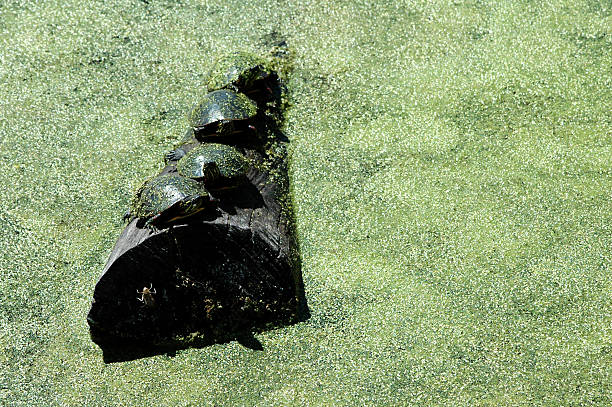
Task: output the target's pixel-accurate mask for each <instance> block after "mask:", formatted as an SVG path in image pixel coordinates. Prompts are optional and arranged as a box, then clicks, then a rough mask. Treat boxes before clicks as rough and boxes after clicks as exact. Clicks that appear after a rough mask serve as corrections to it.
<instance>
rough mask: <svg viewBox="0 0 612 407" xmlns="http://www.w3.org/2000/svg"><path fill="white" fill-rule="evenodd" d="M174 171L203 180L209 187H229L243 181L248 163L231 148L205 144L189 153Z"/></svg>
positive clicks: (222, 145) (223, 145)
mask: <svg viewBox="0 0 612 407" xmlns="http://www.w3.org/2000/svg"><path fill="white" fill-rule="evenodd" d="M176 169H177V171H178V173H179V174H180V175H182V176H184V177H189V178H194V179H200V180H204V181H205V182H206V185H207V186H209V187H211V186H212V187H215V186H216V187H231V186H234V185H236V184H238V183H240V182H241V181H242V180H244V178H245V176H246V173H247V171H248V169H249V163H248V161H247V159H246V158H245V157H244V156H243V155H242V154H241V153H240V152H239V151H238V150H237V149H236V148H234V147H232V146H228V145H226V144H218V143H206V144H201V145H199V146H197V147H195V148H193V149H192V150H191V151H189V152H188V153H187V154H186V155H185V156H184V157H183V158H181V159H180V160H179V162H178V163H177V165H176Z"/></svg>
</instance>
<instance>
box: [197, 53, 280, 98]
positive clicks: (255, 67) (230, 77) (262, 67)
mask: <svg viewBox="0 0 612 407" xmlns="http://www.w3.org/2000/svg"><path fill="white" fill-rule="evenodd" d="M270 74H271V72H270V70H269V69H267V68H266V62H265V60H263V59H262V58H260V57H257V56H256V55H253V54H250V53H247V52H234V53H231V54H228V55H224V56H222V57H221V58H219V59H217V61H215V63H214V65H213V67H212V68H211V70H210V72H209V73H208V84H207V87H208V90H209V91H211V90H217V89H223V88H228V87H229V88H234V89H236V90H238V91H240V92H246V91H248V90H250V89H251V88H253V87H254V86H255V84H256V82H257V81H258V80H261V79H265V78H267V77H268V76H270Z"/></svg>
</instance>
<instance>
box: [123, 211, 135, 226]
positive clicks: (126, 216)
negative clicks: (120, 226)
mask: <svg viewBox="0 0 612 407" xmlns="http://www.w3.org/2000/svg"><path fill="white" fill-rule="evenodd" d="M121 219H122V221H123V222H128V223H129V222H131V220H132V219H134V217H133V216H132V212H131V211H130V210H129V209H128V210H127V211H125V213H124V214H123V218H121Z"/></svg>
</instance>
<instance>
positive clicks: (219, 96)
mask: <svg viewBox="0 0 612 407" xmlns="http://www.w3.org/2000/svg"><path fill="white" fill-rule="evenodd" d="M256 114H257V104H256V103H255V102H254V101H252V100H251V99H249V98H248V97H247V96H245V95H243V94H242V93H237V92H234V91H231V90H228V89H221V90H216V91H214V92H210V93H208V94H207V95H205V96H204V99H203V100H202V102H201V103H200V104H199V105H198V106H197V107H196V108H195V109H194V110H193V111H192V112H191V117H190V120H191V125H192V127H193V131H194V134H195V136H196V137H197V138H201V137H203V136H212V135H217V136H228V135H231V134H233V133H237V132H240V131H243V130H245V129H246V128H248V127H249V120H250V119H252V118H254V117H255V115H256Z"/></svg>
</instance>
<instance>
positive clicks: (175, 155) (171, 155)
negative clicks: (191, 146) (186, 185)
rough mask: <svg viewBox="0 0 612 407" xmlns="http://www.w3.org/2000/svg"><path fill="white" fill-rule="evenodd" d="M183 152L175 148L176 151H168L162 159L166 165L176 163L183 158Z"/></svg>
mask: <svg viewBox="0 0 612 407" xmlns="http://www.w3.org/2000/svg"><path fill="white" fill-rule="evenodd" d="M185 154H186V153H185V150H183V149H182V148H177V149H176V150H172V151H168V152H167V153H166V155H165V156H164V158H165V159H166V163H168V161H178V160H180V159H181V158H183V157H184V156H185Z"/></svg>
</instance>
